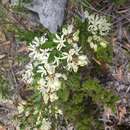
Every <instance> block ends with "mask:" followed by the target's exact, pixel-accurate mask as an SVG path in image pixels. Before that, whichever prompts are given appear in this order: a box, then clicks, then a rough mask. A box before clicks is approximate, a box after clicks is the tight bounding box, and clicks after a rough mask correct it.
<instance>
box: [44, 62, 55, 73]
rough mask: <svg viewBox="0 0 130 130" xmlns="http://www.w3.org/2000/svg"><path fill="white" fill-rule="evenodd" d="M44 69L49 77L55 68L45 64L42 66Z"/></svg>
mask: <svg viewBox="0 0 130 130" xmlns="http://www.w3.org/2000/svg"><path fill="white" fill-rule="evenodd" d="M44 67H45V68H46V71H47V73H48V74H49V75H52V74H54V73H55V68H56V66H55V65H53V64H49V63H47V64H45V65H44Z"/></svg>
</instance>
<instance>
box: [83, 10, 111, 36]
mask: <svg viewBox="0 0 130 130" xmlns="http://www.w3.org/2000/svg"><path fill="white" fill-rule="evenodd" d="M84 15H85V18H86V19H88V24H89V25H88V31H90V32H91V33H92V34H94V35H95V34H96V35H97V34H99V35H101V36H105V35H107V34H108V32H109V31H110V29H111V24H110V23H108V21H107V19H106V17H105V16H99V15H97V14H89V13H88V11H85V13H84Z"/></svg>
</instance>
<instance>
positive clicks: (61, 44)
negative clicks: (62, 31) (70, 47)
mask: <svg viewBox="0 0 130 130" xmlns="http://www.w3.org/2000/svg"><path fill="white" fill-rule="evenodd" d="M55 36H56V39H53V42H55V43H58V45H57V50H59V51H60V50H61V49H62V48H63V47H65V46H66V45H65V44H64V43H65V42H66V40H65V39H64V35H62V36H61V37H60V36H58V35H57V34H56V35H55Z"/></svg>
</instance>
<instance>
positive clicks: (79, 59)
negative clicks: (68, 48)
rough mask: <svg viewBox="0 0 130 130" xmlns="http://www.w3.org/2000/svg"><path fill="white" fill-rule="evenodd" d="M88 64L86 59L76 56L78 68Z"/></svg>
mask: <svg viewBox="0 0 130 130" xmlns="http://www.w3.org/2000/svg"><path fill="white" fill-rule="evenodd" d="M87 64H88V58H87V56H85V55H80V56H78V65H79V66H85V65H87Z"/></svg>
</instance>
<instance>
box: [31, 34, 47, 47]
mask: <svg viewBox="0 0 130 130" xmlns="http://www.w3.org/2000/svg"><path fill="white" fill-rule="evenodd" d="M47 40H48V39H47V38H46V37H45V35H44V36H42V37H40V38H38V37H35V38H34V40H33V41H32V44H33V45H35V46H36V47H39V46H40V45H43V44H44V43H45V42H46V41H47Z"/></svg>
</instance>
